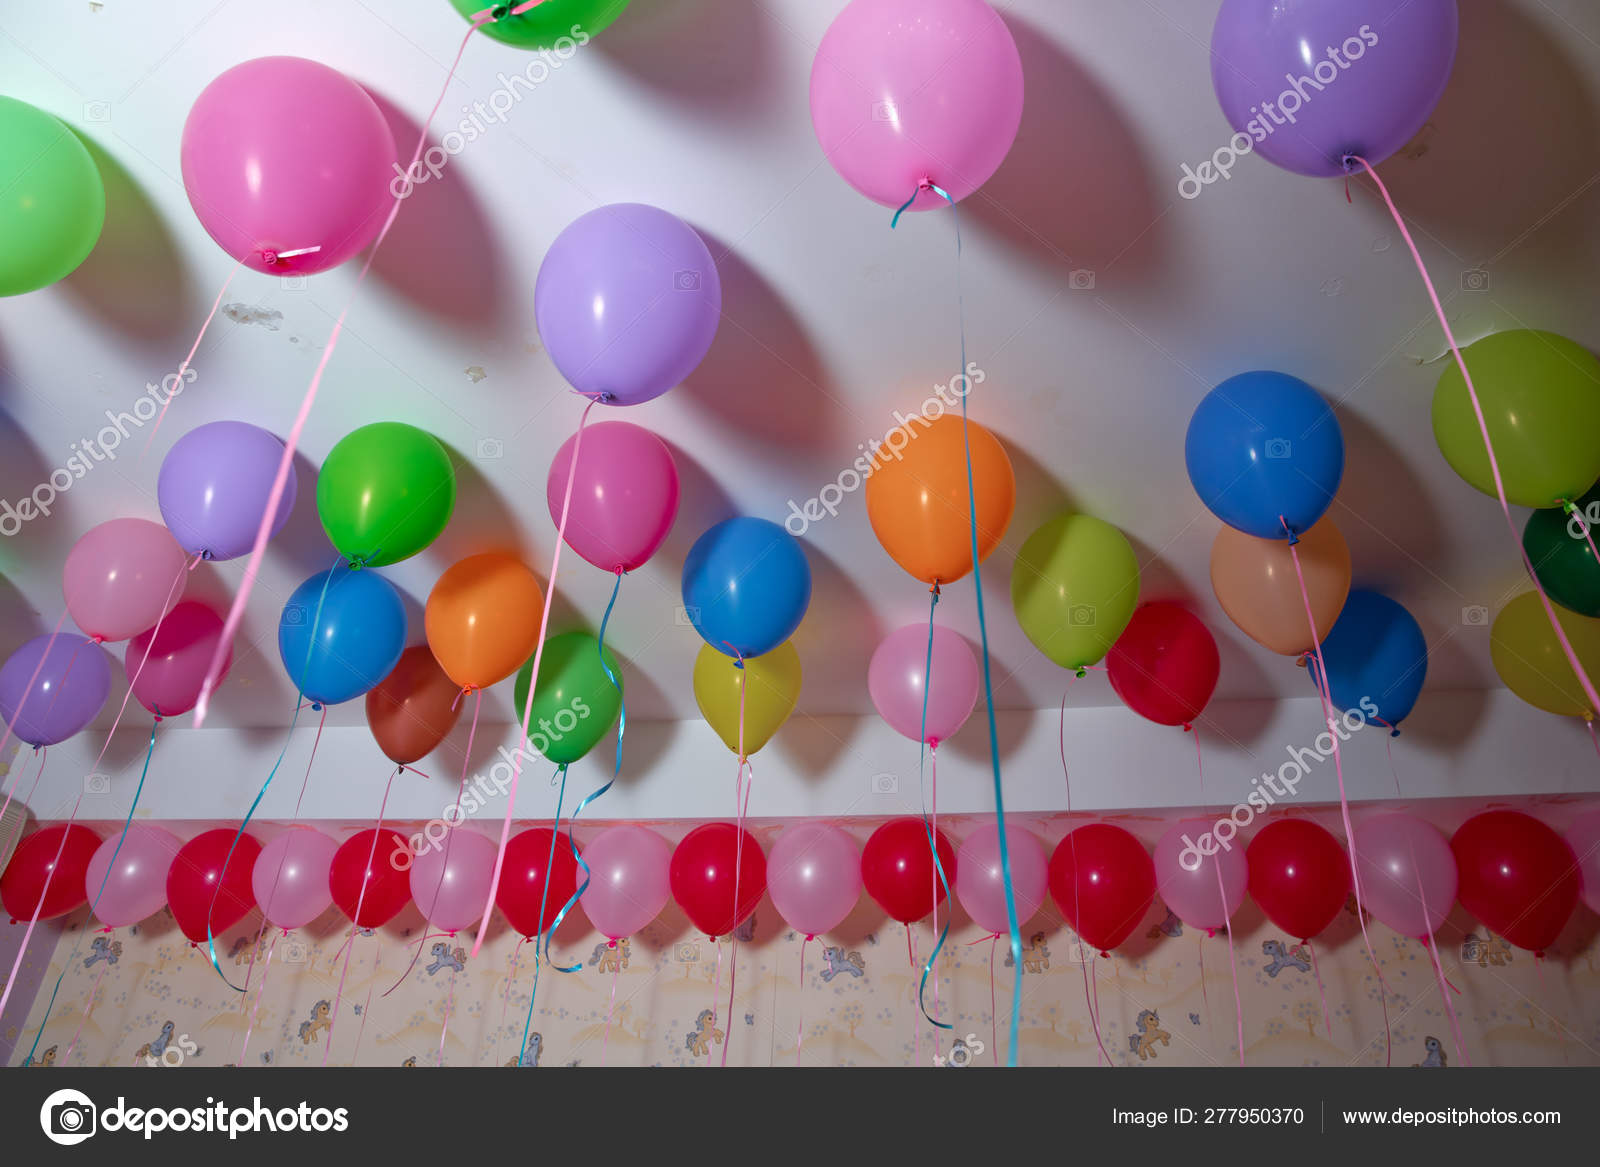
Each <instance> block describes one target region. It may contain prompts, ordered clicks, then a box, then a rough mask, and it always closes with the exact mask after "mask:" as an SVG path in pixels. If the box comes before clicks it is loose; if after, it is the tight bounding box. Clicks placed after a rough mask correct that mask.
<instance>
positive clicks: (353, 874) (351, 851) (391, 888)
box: [328, 828, 412, 928]
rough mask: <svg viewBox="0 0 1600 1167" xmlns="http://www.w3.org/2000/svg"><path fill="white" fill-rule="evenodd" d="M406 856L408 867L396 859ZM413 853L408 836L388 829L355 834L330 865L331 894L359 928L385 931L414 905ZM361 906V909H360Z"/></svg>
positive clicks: (343, 844)
mask: <svg viewBox="0 0 1600 1167" xmlns="http://www.w3.org/2000/svg"><path fill="white" fill-rule="evenodd" d="M400 853H404V854H405V855H406V860H407V862H406V866H405V867H400V866H397V865H396V863H395V862H394V856H395V855H397V854H400ZM411 859H412V856H411V852H410V849H409V848H408V847H407V846H406V839H405V836H404V835H402V834H401V833H400V832H399V831H393V830H389V829H387V828H385V829H383V830H378V829H377V828H372V829H369V830H365V831H358V832H357V833H356V834H354V835H351V836H350V837H349V838H348V839H346V840H345V841H344V842H343V843H340V844H339V849H338V850H337V851H335V852H334V853H333V861H332V862H331V863H329V864H328V891H329V892H330V893H331V894H332V896H333V902H334V903H336V904H338V905H339V910H340V911H341V912H343V913H344V914H345V915H346V916H348V917H349V918H350V922H351V923H352V924H354V925H355V926H356V927H357V928H381V927H383V926H384V925H385V924H387V923H388V922H389V921H390V920H392V919H394V918H395V917H396V916H398V915H399V914H400V910H401V909H402V908H404V907H405V906H406V905H407V904H409V903H410V902H411V878H410V876H408V875H407V874H406V871H407V869H409V867H410V865H411ZM358 905H359V908H358Z"/></svg>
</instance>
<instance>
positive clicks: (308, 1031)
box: [300, 997, 333, 1045]
mask: <svg viewBox="0 0 1600 1167" xmlns="http://www.w3.org/2000/svg"><path fill="white" fill-rule="evenodd" d="M332 1012H333V1004H332V1002H330V1001H329V1000H328V999H327V998H326V997H324V998H323V999H322V1000H320V1001H318V1002H317V1003H316V1004H315V1005H313V1006H311V1020H310V1021H302V1022H301V1023H300V1044H301V1045H310V1044H311V1043H312V1042H313V1041H315V1040H316V1039H317V1034H319V1033H321V1032H322V1031H323V1030H324V1029H332V1028H333V1018H332V1017H331V1016H329V1014H330V1013H332Z"/></svg>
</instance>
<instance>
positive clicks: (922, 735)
mask: <svg viewBox="0 0 1600 1167" xmlns="http://www.w3.org/2000/svg"><path fill="white" fill-rule="evenodd" d="M928 594H929V596H930V599H929V601H928V652H927V659H926V660H925V661H924V662H923V665H922V727H921V730H920V731H919V732H918V735H917V736H918V739H919V741H920V744H919V745H918V746H917V794H918V797H922V796H923V789H924V787H923V781H922V777H923V767H924V763H925V762H926V763H927V764H928V766H929V767H931V771H932V775H933V817H932V821H931V823H930V821H929V817H928V803H927V801H926V799H925V798H924V801H923V803H922V829H923V831H924V833H926V834H927V836H928V854H929V855H931V856H932V857H933V887H932V893H933V895H932V898H933V929H934V931H935V932H936V933H938V938H937V939H936V940H935V941H934V944H933V951H932V952H930V953H928V962H927V963H926V964H925V965H923V966H922V982H921V984H919V985H918V986H917V1008H918V1009H920V1010H921V1011H922V1015H923V1016H924V1017H926V1018H927V1019H928V1023H929V1024H930V1025H932V1026H933V1027H934V1029H935V1031H937V1030H940V1029H950V1028H951V1026H950V1025H948V1024H946V1023H945V1022H943V1021H940V1020H939V1018H938V1016H937V1014H938V1012H939V978H938V976H937V975H935V976H934V978H933V1013H929V1012H928V1006H927V997H926V994H927V991H928V975H929V974H930V973H932V972H933V970H934V968H935V967H936V966H937V964H938V961H939V953H940V952H941V951H943V949H944V943H945V940H946V939H948V938H949V935H950V921H949V920H948V919H946V920H945V923H944V927H943V928H940V927H939V888H940V887H941V886H942V887H943V888H944V894H945V896H946V897H948V896H949V895H950V881H949V879H948V878H947V877H946V876H945V873H944V862H943V861H942V860H941V859H940V858H939V743H938V742H937V741H936V740H934V739H932V738H929V737H928V693H929V691H930V690H931V689H932V688H933V612H934V609H935V608H937V607H938V606H939V585H938V584H934V585H933V587H931V588H929V589H928ZM910 931H911V925H909V924H907V925H906V933H907V935H909V934H910ZM912 963H913V964H915V963H916V962H915V961H912ZM921 1032H922V1030H921V1028H920V1027H919V1028H918V1030H917V1033H918V1034H921ZM934 1037H935V1038H937V1037H938V1033H937V1032H935V1033H934ZM918 1061H919V1062H920V1061H921V1059H920V1058H919V1059H918Z"/></svg>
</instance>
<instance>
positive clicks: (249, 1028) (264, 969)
mask: <svg viewBox="0 0 1600 1167" xmlns="http://www.w3.org/2000/svg"><path fill="white" fill-rule="evenodd" d="M281 931H282V934H283V935H285V936H287V935H288V934H289V933H288V931H287V930H281ZM277 946H278V937H277V936H276V935H274V936H273V937H272V939H271V940H269V941H267V954H266V958H265V959H264V960H263V961H262V962H261V984H260V985H259V986H258V987H257V988H256V1003H255V1004H254V1005H252V1006H250V1022H249V1024H248V1025H246V1026H245V1027H244V1040H243V1041H242V1042H240V1043H239V1064H240V1065H241V1066H242V1065H244V1054H245V1050H246V1049H248V1048H249V1046H250V1035H251V1034H252V1033H254V1032H255V1028H256V1014H257V1013H259V1012H260V1010H261V998H262V996H264V995H265V994H266V991H267V973H268V972H269V971H270V970H271V968H272V950H273V949H274V948H276V947H277ZM255 963H256V962H255V959H254V958H253V957H252V958H251V961H250V967H251V968H254V967H255Z"/></svg>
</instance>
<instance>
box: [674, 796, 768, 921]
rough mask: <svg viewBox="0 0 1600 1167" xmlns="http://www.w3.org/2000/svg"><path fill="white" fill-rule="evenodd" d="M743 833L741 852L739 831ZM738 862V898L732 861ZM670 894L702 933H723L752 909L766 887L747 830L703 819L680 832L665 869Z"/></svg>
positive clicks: (757, 848) (762, 861)
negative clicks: (699, 823) (688, 829)
mask: <svg viewBox="0 0 1600 1167" xmlns="http://www.w3.org/2000/svg"><path fill="white" fill-rule="evenodd" d="M740 835H743V836H744V847H743V851H742V854H740V853H739V846H738V843H739V836H740ZM735 863H737V865H738V868H739V870H738V885H739V891H738V903H737V904H736V903H734V881H735V876H734V866H735ZM667 879H668V882H669V883H670V884H671V885H672V898H673V899H675V900H677V901H678V906H679V907H681V908H682V909H683V910H684V912H685V913H686V914H687V915H688V917H689V919H690V921H691V922H692V923H693V924H694V926H695V927H696V928H698V929H700V931H702V932H704V933H705V934H706V935H707V936H726V935H727V934H728V933H730V932H732V931H733V930H734V929H735V928H737V927H738V926H739V925H740V924H742V923H743V922H744V921H745V920H746V919H747V918H748V917H749V915H750V913H751V912H753V911H755V910H756V905H757V904H758V903H760V902H761V897H762V896H763V895H765V894H766V890H767V857H766V856H765V855H764V854H762V851H761V844H759V843H757V842H756V840H755V836H754V835H752V834H751V833H750V832H749V831H741V830H740V829H739V828H738V827H736V826H734V825H733V824H732V823H707V824H705V826H703V827H696V828H695V829H694V830H692V831H690V832H689V833H688V834H687V835H685V836H684V837H683V842H681V843H679V844H678V847H677V850H675V851H673V853H672V863H671V864H670V865H669V866H668V868H667Z"/></svg>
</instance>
